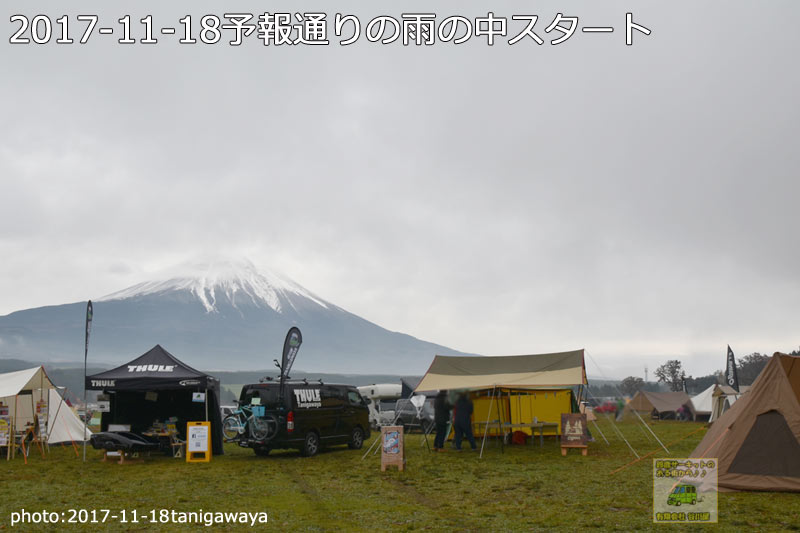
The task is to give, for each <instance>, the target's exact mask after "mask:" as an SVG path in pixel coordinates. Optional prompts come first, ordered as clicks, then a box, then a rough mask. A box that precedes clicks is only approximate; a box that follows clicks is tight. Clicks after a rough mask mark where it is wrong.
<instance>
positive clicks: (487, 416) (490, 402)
mask: <svg viewBox="0 0 800 533" xmlns="http://www.w3.org/2000/svg"><path fill="white" fill-rule="evenodd" d="M495 390H497V385H495V386H494V388H493V389H492V399H491V400H489V409H488V410H487V411H486V426H484V428H483V440H482V441H481V454H480V455H479V456H478V458H479V459H483V447H484V445H485V444H486V434H487V433H488V432H489V417H491V416H492V402H494V391H495Z"/></svg>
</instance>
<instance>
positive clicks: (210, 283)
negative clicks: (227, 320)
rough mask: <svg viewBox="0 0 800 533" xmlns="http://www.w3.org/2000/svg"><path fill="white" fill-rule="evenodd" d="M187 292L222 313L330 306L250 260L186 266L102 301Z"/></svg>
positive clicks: (213, 310) (116, 293) (280, 310)
mask: <svg viewBox="0 0 800 533" xmlns="http://www.w3.org/2000/svg"><path fill="white" fill-rule="evenodd" d="M181 291H187V292H189V293H191V294H193V295H194V296H195V297H196V298H197V299H198V300H199V301H200V303H201V304H202V305H203V307H204V308H205V309H206V311H207V312H209V313H211V312H218V311H219V308H218V307H217V305H218V303H219V304H221V305H229V306H231V307H234V308H238V307H239V306H240V305H242V306H245V307H246V306H255V307H264V306H266V307H269V308H270V309H272V310H273V311H275V312H277V313H281V312H283V311H284V309H288V308H289V307H291V308H293V309H295V310H297V306H296V303H297V300H298V298H299V299H301V300H302V301H303V302H308V301H311V302H313V303H315V304H317V305H319V306H321V307H323V308H325V309H327V308H328V307H329V305H330V304H329V303H327V302H325V301H324V300H322V299H321V298H319V297H317V296H314V295H313V294H311V293H310V292H309V291H308V290H306V289H305V288H304V287H302V286H301V285H299V284H297V283H295V282H294V281H292V280H291V279H289V278H287V277H286V276H283V275H282V274H278V273H277V272H273V271H270V270H261V271H259V270H258V269H257V268H256V266H255V265H254V264H253V263H252V262H251V261H249V260H246V259H243V260H239V261H231V260H224V261H214V262H203V263H198V262H194V263H185V264H183V265H181V266H179V267H177V268H174V269H171V270H168V271H164V272H162V273H161V275H160V276H158V277H157V278H156V279H154V280H151V281H146V282H143V283H139V284H137V285H133V286H132V287H128V288H127V289H123V290H121V291H118V292H115V293H112V294H109V295H107V296H104V297H103V298H100V299H99V300H98V301H112V300H125V299H129V298H137V297H140V296H148V295H154V294H165V293H170V292H181Z"/></svg>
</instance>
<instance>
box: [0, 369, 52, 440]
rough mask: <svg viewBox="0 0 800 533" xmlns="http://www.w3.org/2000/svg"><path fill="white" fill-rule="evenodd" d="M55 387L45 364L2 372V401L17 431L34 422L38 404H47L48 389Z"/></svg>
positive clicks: (0, 395) (0, 385) (0, 397)
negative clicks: (45, 369) (45, 368)
mask: <svg viewBox="0 0 800 533" xmlns="http://www.w3.org/2000/svg"><path fill="white" fill-rule="evenodd" d="M53 388H55V385H53V383H52V382H51V381H50V378H49V377H47V373H46V372H45V371H44V367H43V366H37V367H34V368H28V369H27V370H18V371H16V372H7V373H5V374H0V402H2V403H3V404H4V405H6V406H8V414H9V416H10V417H11V418H12V420H14V422H13V424H14V429H15V431H24V430H25V429H26V427H27V426H28V425H30V424H33V419H34V413H35V412H36V406H37V405H46V404H47V396H48V393H47V391H48V390H50V389H53Z"/></svg>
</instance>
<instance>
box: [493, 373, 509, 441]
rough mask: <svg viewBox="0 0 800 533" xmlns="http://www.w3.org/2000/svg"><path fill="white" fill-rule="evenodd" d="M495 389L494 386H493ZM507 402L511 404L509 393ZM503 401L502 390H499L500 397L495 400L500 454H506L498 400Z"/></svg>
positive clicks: (504, 434)
mask: <svg viewBox="0 0 800 533" xmlns="http://www.w3.org/2000/svg"><path fill="white" fill-rule="evenodd" d="M495 387H496V385H495ZM508 394H509V402H511V393H510V392H509V393H508ZM501 399H503V389H500V397H499V398H498V399H497V420H498V421H499V422H498V423H497V425H498V426H499V429H500V452H501V453H506V442H505V441H506V433H505V430H504V429H503V413H502V412H501V410H500V400H501Z"/></svg>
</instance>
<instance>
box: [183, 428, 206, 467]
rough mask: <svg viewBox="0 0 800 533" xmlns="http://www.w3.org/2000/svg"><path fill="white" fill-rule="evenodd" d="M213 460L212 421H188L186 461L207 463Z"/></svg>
mask: <svg viewBox="0 0 800 533" xmlns="http://www.w3.org/2000/svg"><path fill="white" fill-rule="evenodd" d="M209 461H211V422H188V423H187V424H186V462H187V463H207V462H209Z"/></svg>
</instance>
